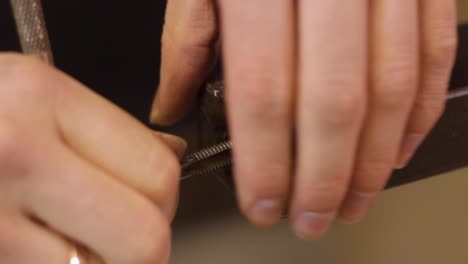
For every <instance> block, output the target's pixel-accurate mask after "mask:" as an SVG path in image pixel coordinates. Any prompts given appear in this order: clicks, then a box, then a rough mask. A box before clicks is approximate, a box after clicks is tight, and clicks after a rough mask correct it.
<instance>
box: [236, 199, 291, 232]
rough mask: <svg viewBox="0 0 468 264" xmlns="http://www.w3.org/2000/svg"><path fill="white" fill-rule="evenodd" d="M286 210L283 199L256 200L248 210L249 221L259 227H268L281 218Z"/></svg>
mask: <svg viewBox="0 0 468 264" xmlns="http://www.w3.org/2000/svg"><path fill="white" fill-rule="evenodd" d="M283 211H284V201H283V200H282V199H276V198H274V199H263V200H258V201H256V202H255V203H254V204H253V205H252V206H251V207H250V208H249V209H248V210H247V211H246V212H245V214H246V216H247V218H248V219H249V221H250V222H251V223H252V224H254V225H255V226H257V227H260V228H268V227H271V226H273V225H275V224H276V223H278V221H279V220H280V219H281V217H282V215H283Z"/></svg>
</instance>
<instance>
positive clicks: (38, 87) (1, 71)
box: [0, 53, 54, 98]
mask: <svg viewBox="0 0 468 264" xmlns="http://www.w3.org/2000/svg"><path fill="white" fill-rule="evenodd" d="M25 77H27V78H25ZM0 79H2V80H5V82H6V83H7V84H8V83H10V84H14V87H15V91H16V92H17V93H18V94H19V95H20V96H21V97H23V98H30V97H33V98H38V97H41V98H47V97H48V96H50V93H51V92H52V89H51V88H52V87H54V86H52V85H47V83H48V82H49V79H50V69H49V68H48V67H47V65H45V64H44V63H42V62H41V61H39V60H38V59H35V58H31V57H26V56H22V55H17V54H14V53H12V54H6V55H2V56H1V59H0ZM3 87H4V88H8V87H11V85H5V86H3Z"/></svg>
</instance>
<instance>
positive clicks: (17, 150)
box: [0, 121, 23, 175]
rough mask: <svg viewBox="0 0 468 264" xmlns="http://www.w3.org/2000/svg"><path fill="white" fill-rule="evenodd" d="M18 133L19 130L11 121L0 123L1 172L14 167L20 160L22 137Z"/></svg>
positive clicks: (19, 132)
mask: <svg viewBox="0 0 468 264" xmlns="http://www.w3.org/2000/svg"><path fill="white" fill-rule="evenodd" d="M20 135H21V131H20V130H19V129H18V128H17V127H16V126H15V125H14V124H13V123H12V122H5V121H2V122H1V123H0V168H1V171H3V172H5V171H8V170H9V169H11V168H12V167H16V165H18V163H19V162H20V161H22V156H23V155H21V153H22V151H21V146H20V144H21V142H23V139H22V138H21V136H20ZM6 174H7V173H2V175H6Z"/></svg>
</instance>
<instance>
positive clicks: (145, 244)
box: [128, 213, 171, 264]
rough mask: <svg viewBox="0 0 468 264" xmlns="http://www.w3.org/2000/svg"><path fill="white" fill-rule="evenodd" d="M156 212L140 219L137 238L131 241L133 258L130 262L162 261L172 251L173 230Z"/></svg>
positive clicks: (143, 263) (130, 250)
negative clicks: (171, 230)
mask: <svg viewBox="0 0 468 264" xmlns="http://www.w3.org/2000/svg"><path fill="white" fill-rule="evenodd" d="M162 221H163V219H162V218H161V217H158V216H157V214H156V213H154V214H152V215H149V216H147V217H146V218H145V219H140V220H139V223H138V226H139V227H140V228H139V229H138V231H137V234H136V236H134V237H135V240H134V241H132V243H129V245H131V246H130V248H129V252H130V256H132V258H133V259H132V260H131V261H129V262H128V263H142V264H146V263H148V264H150V263H151V264H152V263H161V261H162V259H164V258H165V256H168V255H169V253H170V243H171V232H170V229H169V224H168V223H166V222H162Z"/></svg>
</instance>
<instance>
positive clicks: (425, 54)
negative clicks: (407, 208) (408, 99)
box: [396, 0, 457, 168]
mask: <svg viewBox="0 0 468 264" xmlns="http://www.w3.org/2000/svg"><path fill="white" fill-rule="evenodd" d="M420 9H421V32H422V33H421V49H422V54H421V76H422V77H421V84H420V90H419V92H418V95H417V98H416V103H415V105H414V107H413V109H412V113H411V117H410V120H409V122H408V127H407V128H406V131H405V136H404V138H403V140H402V143H401V149H400V153H399V157H398V159H397V163H396V165H397V167H400V168H401V167H404V166H405V165H406V164H407V162H408V161H409V160H410V158H411V157H412V156H413V154H414V153H415V151H416V150H417V148H418V147H419V145H421V143H422V141H423V139H424V138H425V137H426V136H427V134H428V133H429V132H430V130H431V129H432V127H433V126H434V124H435V123H436V122H437V120H438V119H439V117H440V116H441V115H442V113H443V111H444V107H445V98H446V95H447V87H448V82H449V79H450V74H451V72H452V67H453V64H454V61H455V53H456V48H457V31H456V30H457V15H456V1H454V0H448V1H437V0H425V1H420Z"/></svg>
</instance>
